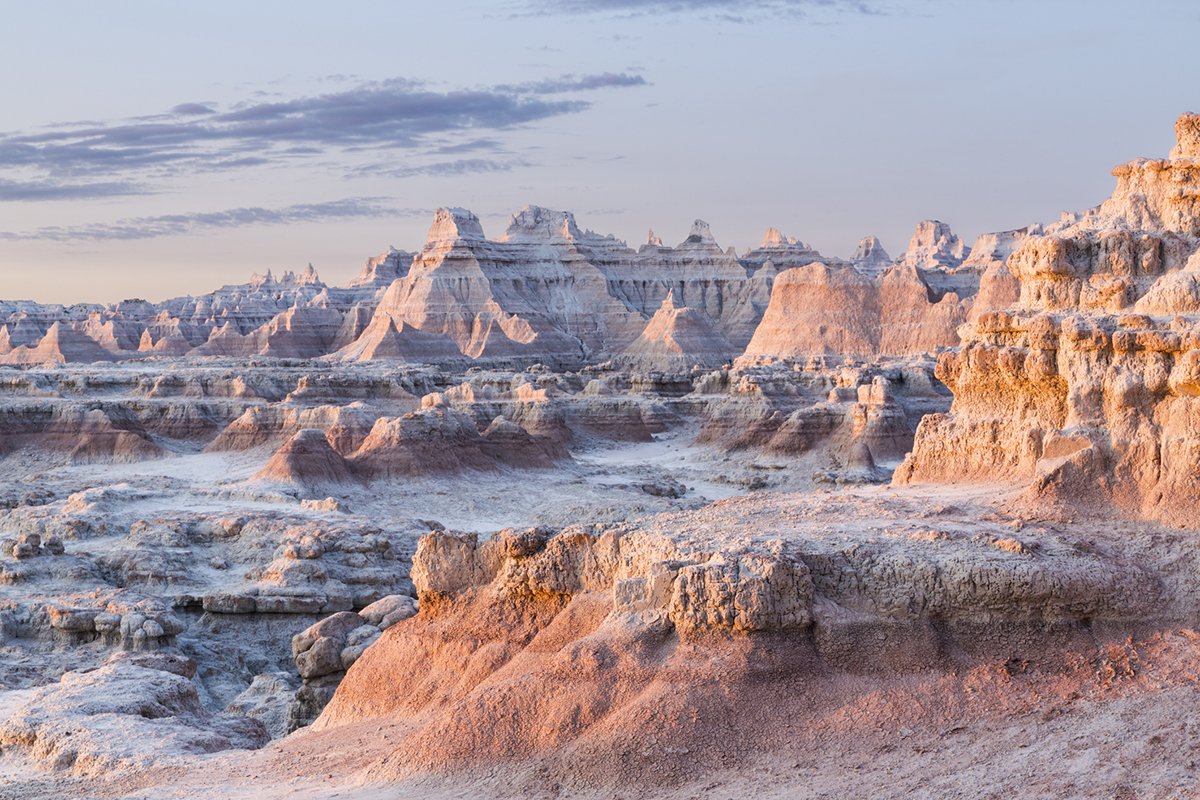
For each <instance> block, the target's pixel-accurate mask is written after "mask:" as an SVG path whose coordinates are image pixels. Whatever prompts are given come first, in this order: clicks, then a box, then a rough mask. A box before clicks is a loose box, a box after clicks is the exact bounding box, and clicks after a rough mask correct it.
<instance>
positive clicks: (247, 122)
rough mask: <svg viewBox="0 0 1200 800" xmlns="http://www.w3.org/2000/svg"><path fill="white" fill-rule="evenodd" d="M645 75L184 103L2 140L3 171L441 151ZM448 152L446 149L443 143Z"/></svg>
mask: <svg viewBox="0 0 1200 800" xmlns="http://www.w3.org/2000/svg"><path fill="white" fill-rule="evenodd" d="M645 82H646V81H645V79H643V78H642V77H641V76H640V75H632V74H624V73H601V74H595V75H565V76H561V77H559V78H551V79H546V80H541V81H534V82H529V83H524V84H514V85H501V86H493V87H490V88H482V89H463V90H454V91H445V92H441V91H434V90H431V89H429V88H427V87H425V86H424V85H422V84H419V83H416V82H414V81H409V80H403V79H395V80H389V81H383V82H376V83H368V84H363V85H360V86H357V87H355V88H352V89H346V90H343V91H336V92H330V93H327V94H320V95H313V96H307V97H297V98H293V99H288V100H272V101H269V102H267V101H264V102H249V103H242V104H240V105H237V106H234V107H232V108H229V109H225V110H221V109H219V108H217V107H215V106H214V105H213V104H209V103H182V104H180V105H177V106H175V107H174V108H173V109H172V110H171V112H170V113H168V114H161V115H157V116H153V117H142V118H137V119H131V120H122V121H117V122H111V123H76V124H67V125H60V126H54V127H50V128H48V129H43V130H38V131H24V132H15V133H8V134H0V169H4V168H8V169H23V170H33V171H37V172H38V173H40V174H41V177H43V178H45V179H54V180H58V181H69V180H73V179H78V178H79V177H90V178H93V179H96V178H101V179H102V178H114V177H119V178H121V179H124V180H128V179H129V177H130V176H131V175H137V176H139V177H143V176H145V175H146V174H147V173H148V172H150V171H154V170H158V171H160V172H161V171H167V172H169V173H172V174H178V173H179V172H181V171H197V172H199V171H207V170H211V169H227V168H230V167H231V166H233V167H236V166H254V165H258V164H263V163H266V162H267V161H269V160H279V161H283V160H295V159H302V158H310V157H313V156H319V155H325V154H329V153H331V152H336V151H359V150H364V149H385V148H386V149H395V148H408V149H413V150H422V149H430V150H432V149H436V148H435V147H434V143H432V141H431V140H432V139H433V138H435V137H442V138H443V139H444V137H446V136H452V135H461V134H464V133H466V134H474V135H475V136H476V138H479V139H485V140H486V138H487V137H486V136H482V137H481V136H480V134H484V133H488V132H493V131H501V130H505V129H509V128H514V127H517V126H521V125H527V124H529V123H533V122H537V121H540V120H544V119H547V118H550V117H554V116H559V115H563V114H574V113H578V112H580V111H583V110H585V109H587V108H589V107H590V105H591V103H590V102H589V101H587V100H583V99H579V98H577V97H570V96H568V95H570V94H575V93H583V92H589V91H595V90H598V89H606V88H627V87H636V86H641V85H644V84H645ZM439 143H440V142H439Z"/></svg>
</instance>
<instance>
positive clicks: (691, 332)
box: [617, 292, 738, 371]
mask: <svg viewBox="0 0 1200 800" xmlns="http://www.w3.org/2000/svg"><path fill="white" fill-rule="evenodd" d="M737 354H738V353H737V350H736V348H734V346H733V345H732V344H730V343H729V340H728V339H726V338H725V337H724V336H722V335H721V333H720V332H719V331H718V330H717V329H716V326H715V325H714V324H713V322H712V319H711V318H710V317H709V316H708V315H707V314H705V313H704V312H703V311H697V310H696V309H693V308H688V307H687V306H678V305H676V304H675V295H674V292H671V293H668V294H667V297H666V299H665V300H663V303H662V305H661V306H659V308H658V311H656V312H654V316H653V317H651V318H650V322H649V323H647V324H646V327H645V328H644V329H643V330H642V333H641V335H640V336H638V338H637V339H636V340H635V341H634V342H633V343H632V344H630V345H629V346H628V347H626V348H625V349H624V350H623V351H622V352H621V354H620V355H619V356H618V357H617V362H618V363H621V364H629V365H631V366H637V367H640V368H643V369H660V370H667V371H678V370H687V369H689V368H691V367H693V366H696V365H699V366H701V367H709V368H711V367H719V366H721V364H724V363H725V362H726V361H729V360H730V359H731V358H733V357H734V356H735V355H737Z"/></svg>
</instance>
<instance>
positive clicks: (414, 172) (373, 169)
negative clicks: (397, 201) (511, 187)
mask: <svg viewBox="0 0 1200 800" xmlns="http://www.w3.org/2000/svg"><path fill="white" fill-rule="evenodd" d="M528 166H530V164H529V162H527V161H521V160H516V161H494V160H492V159H487V158H460V159H457V160H455V161H436V162H434V163H432V164H420V165H416V166H411V167H390V166H387V165H383V164H376V165H372V166H368V167H363V168H362V169H361V170H357V172H358V173H359V174H370V175H383V176H386V177H390V178H412V177H416V176H418V175H429V176H433V177H439V178H447V177H456V176H459V175H478V174H481V173H487V172H509V171H511V170H513V169H516V168H517V167H528Z"/></svg>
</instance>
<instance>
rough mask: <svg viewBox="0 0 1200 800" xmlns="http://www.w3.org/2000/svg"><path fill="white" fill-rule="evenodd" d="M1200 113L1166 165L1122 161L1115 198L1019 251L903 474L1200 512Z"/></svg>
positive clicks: (948, 358) (1187, 119)
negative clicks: (1007, 285) (1012, 291)
mask: <svg viewBox="0 0 1200 800" xmlns="http://www.w3.org/2000/svg"><path fill="white" fill-rule="evenodd" d="M1198 125H1200V118H1197V117H1196V116H1194V115H1184V116H1183V117H1181V118H1180V120H1179V123H1178V124H1177V125H1176V132H1177V135H1178V138H1179V145H1178V146H1177V147H1176V148H1175V150H1174V151H1173V153H1172V158H1171V159H1168V160H1156V161H1147V160H1145V159H1139V160H1137V161H1133V162H1130V163H1129V164H1126V165H1123V166H1121V167H1117V168H1116V169H1115V170H1114V171H1113V174H1114V175H1116V176H1117V178H1118V182H1117V188H1116V191H1115V192H1114V193H1113V196H1112V197H1111V198H1110V199H1109V200H1107V201H1105V202H1104V203H1103V204H1102V205H1100V206H1099V207H1098V208H1096V209H1092V210H1091V211H1088V212H1085V213H1083V214H1079V215H1072V216H1068V217H1066V218H1065V219H1064V220H1063V221H1061V222H1060V223H1058V224H1056V225H1054V226H1049V227H1048V228H1047V229H1046V233H1045V235H1042V236H1031V237H1029V238H1027V239H1026V240H1025V241H1024V242H1022V243H1021V244H1020V245H1019V246H1017V247H1016V249H1015V250H1014V251H1013V253H1012V255H1011V256H1010V257H1009V259H1008V268H1009V270H1010V272H1011V273H1012V275H1013V276H1014V277H1015V278H1016V280H1017V281H1018V282H1019V290H1020V293H1019V297H1018V298H1017V300H1016V302H1015V303H1014V304H1013V305H1012V306H1011V307H1010V308H1008V309H1006V310H1002V311H991V312H987V313H983V314H981V315H979V316H978V318H977V319H976V320H975V322H974V323H973V325H972V326H971V327H970V328H969V329H968V330H967V332H966V334H965V337H964V346H963V347H962V349H961V350H959V351H957V352H948V353H944V354H942V356H941V358H940V360H939V363H938V367H937V374H938V377H939V378H941V379H942V380H943V381H944V382H945V383H946V385H947V386H949V387H950V389H951V390H952V391H953V392H954V395H955V399H954V404H953V406H952V407H951V410H950V413H949V414H936V415H932V416H930V417H928V418H927V419H926V420H925V421H923V422H922V424H921V426H920V428H919V429H918V432H917V438H916V443H915V445H914V450H913V453H912V454H911V456H910V457H909V459H908V460H907V461H906V462H905V464H904V465H903V466H902V467H901V469H900V470H898V471H897V475H896V480H897V481H898V482H901V483H907V482H916V481H947V480H951V481H952V480H957V479H962V478H968V479H974V480H992V481H1018V482H1032V489H1031V491H1032V493H1033V495H1034V496H1035V497H1038V498H1043V499H1045V498H1050V499H1059V500H1063V501H1066V502H1072V503H1074V502H1090V501H1097V500H1099V501H1102V502H1107V501H1111V502H1115V503H1116V504H1117V505H1118V506H1119V507H1121V508H1123V509H1125V510H1127V511H1129V512H1132V513H1137V514H1144V515H1148V516H1151V517H1156V518H1160V519H1166V520H1175V521H1180V522H1183V521H1188V520H1190V519H1192V518H1194V513H1195V509H1196V503H1197V501H1198V500H1200V481H1198V480H1197V478H1196V476H1195V474H1194V469H1193V466H1192V465H1194V464H1195V462H1196V457H1197V455H1200V443H1198V440H1197V437H1196V433H1195V432H1196V430H1197V423H1198V422H1200V404H1197V397H1198V396H1200V390H1198V384H1197V379H1198V377H1200V373H1198V372H1197V367H1198V365H1200V352H1198V350H1197V348H1198V347H1200V317H1198V316H1197V309H1200V295H1198V294H1197V291H1198V289H1200V283H1198V282H1197V281H1196V279H1195V276H1196V270H1197V269H1200V261H1198V260H1197V257H1195V256H1194V255H1193V254H1194V253H1195V252H1196V251H1197V249H1198V248H1200V206H1198V205H1197V201H1196V197H1197V195H1196V188H1195V187H1196V180H1197V177H1198V176H1200V162H1196V161H1194V160H1193V155H1195V152H1194V150H1195V145H1194V142H1195V140H1196V138H1197V133H1196V131H1197V127H1198Z"/></svg>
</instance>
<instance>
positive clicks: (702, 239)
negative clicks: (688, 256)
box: [683, 219, 717, 247]
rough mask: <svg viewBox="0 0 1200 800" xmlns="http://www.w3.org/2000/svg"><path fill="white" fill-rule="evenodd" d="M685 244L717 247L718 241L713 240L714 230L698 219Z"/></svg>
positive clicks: (693, 224)
mask: <svg viewBox="0 0 1200 800" xmlns="http://www.w3.org/2000/svg"><path fill="white" fill-rule="evenodd" d="M683 244H685V245H688V244H706V245H712V246H714V247H715V246H716V244H717V240H716V239H715V238H713V235H712V228H710V227H709V225H708V223H707V222H705V221H704V220H702V219H698V220H696V221H695V222H693V223H692V230H691V232H690V233H689V234H688V237H687V239H685V240H684V242H683Z"/></svg>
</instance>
